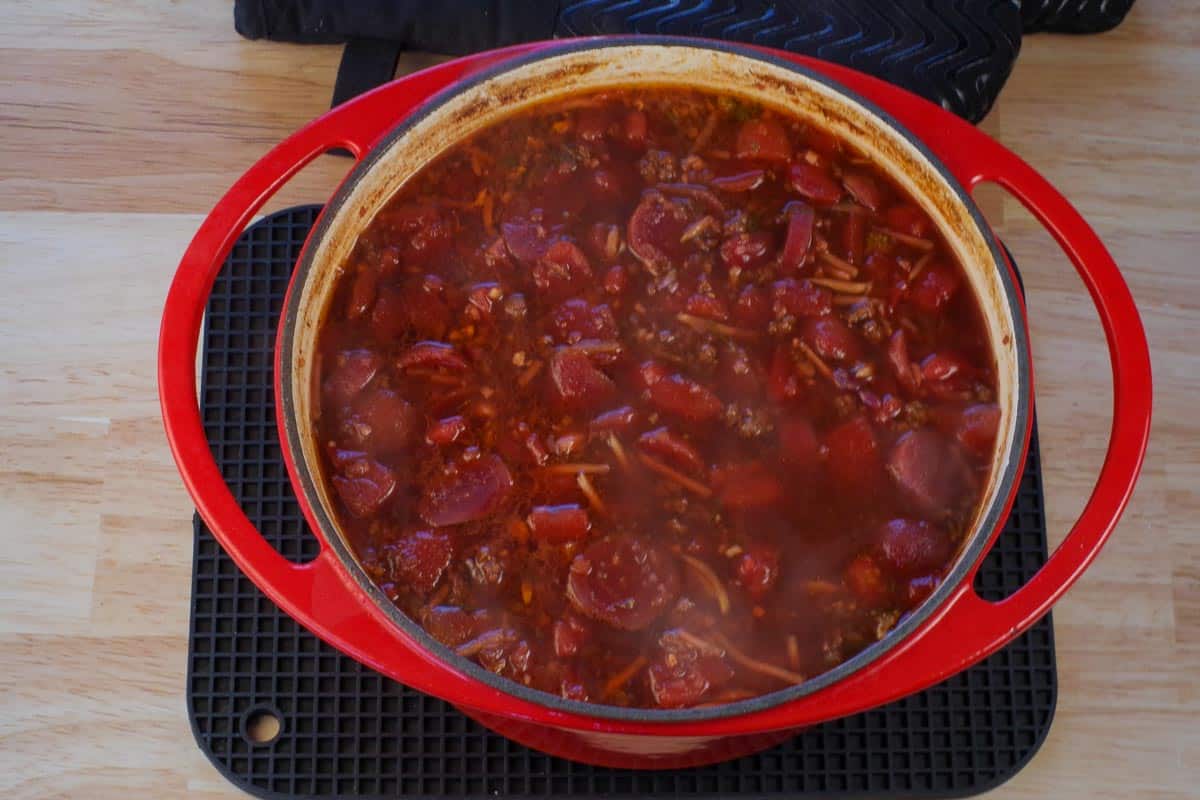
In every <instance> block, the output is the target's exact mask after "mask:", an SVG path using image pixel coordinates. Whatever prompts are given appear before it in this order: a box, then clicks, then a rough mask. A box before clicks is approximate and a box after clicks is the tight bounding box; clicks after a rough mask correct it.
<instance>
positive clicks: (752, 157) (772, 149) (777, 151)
mask: <svg viewBox="0 0 1200 800" xmlns="http://www.w3.org/2000/svg"><path fill="white" fill-rule="evenodd" d="M734 151H735V152H736V153H737V157H738V158H741V159H745V160H748V161H787V160H788V159H790V158H791V157H792V145H791V142H789V141H788V135H787V131H786V130H784V127H783V125H781V124H779V122H777V121H776V120H773V119H762V118H759V119H751V120H746V121H745V122H743V123H742V127H741V128H739V129H738V134H737V143H736V145H735V147H734Z"/></svg>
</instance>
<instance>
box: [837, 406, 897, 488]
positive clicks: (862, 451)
mask: <svg viewBox="0 0 1200 800" xmlns="http://www.w3.org/2000/svg"><path fill="white" fill-rule="evenodd" d="M825 446H826V448H827V449H828V451H829V456H828V458H829V476H830V478H832V479H833V481H834V483H835V485H837V486H838V487H839V488H840V489H842V490H843V491H856V490H857V491H861V490H865V489H868V488H870V487H872V486H873V485H874V484H875V483H876V482H877V481H878V479H879V475H880V472H881V470H882V466H883V464H882V459H881V457H880V453H879V443H878V442H877V441H876V439H875V431H874V429H873V428H872V427H871V423H870V422H869V421H868V420H867V419H866V417H861V416H859V417H854V418H852V419H850V420H848V421H846V422H843V423H842V424H841V425H838V426H837V427H836V428H834V429H833V430H831V431H829V433H828V434H826V436H825Z"/></svg>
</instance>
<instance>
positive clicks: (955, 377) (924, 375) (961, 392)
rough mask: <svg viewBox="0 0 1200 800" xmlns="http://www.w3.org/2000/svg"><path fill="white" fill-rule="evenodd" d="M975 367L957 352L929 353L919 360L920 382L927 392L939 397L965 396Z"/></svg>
mask: <svg viewBox="0 0 1200 800" xmlns="http://www.w3.org/2000/svg"><path fill="white" fill-rule="evenodd" d="M975 372H976V370H975V368H974V367H973V366H971V364H970V362H968V361H967V360H966V359H965V358H963V357H962V356H961V355H959V354H958V353H953V352H946V351H943V352H940V353H931V354H929V355H928V356H926V357H925V358H924V359H923V360H922V361H921V384H922V386H924V387H925V390H926V391H927V393H928V394H930V395H931V396H933V397H937V398H940V399H947V400H948V399H954V398H958V397H964V396H966V395H967V394H968V393H969V391H970V388H971V381H972V379H973V378H974V376H975Z"/></svg>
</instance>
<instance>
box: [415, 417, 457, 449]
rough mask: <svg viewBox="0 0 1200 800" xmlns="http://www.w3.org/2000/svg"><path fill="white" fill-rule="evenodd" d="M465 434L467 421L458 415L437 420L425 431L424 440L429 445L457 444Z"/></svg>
mask: <svg viewBox="0 0 1200 800" xmlns="http://www.w3.org/2000/svg"><path fill="white" fill-rule="evenodd" d="M466 432H467V421H466V419H465V418H463V417H462V416H460V415H457V414H456V415H454V416H452V417H446V418H445V419H439V420H438V421H437V422H435V423H433V424H432V425H430V426H429V429H428V430H427V431H425V440H426V441H428V442H429V443H430V444H436V445H447V444H451V443H453V442H457V441H458V439H459V437H461V436H462V435H463V434H464V433H466Z"/></svg>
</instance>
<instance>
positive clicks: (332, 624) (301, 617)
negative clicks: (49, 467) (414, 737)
mask: <svg viewBox="0 0 1200 800" xmlns="http://www.w3.org/2000/svg"><path fill="white" fill-rule="evenodd" d="M461 75H462V68H461V67H451V66H450V65H439V66H436V67H432V68H430V69H428V70H425V71H423V72H422V73H418V74H415V75H413V76H410V78H409V79H408V80H406V81H404V84H403V85H399V84H395V85H392V86H389V87H384V88H382V89H379V90H376V91H374V92H371V93H370V94H368V95H364V96H363V97H361V98H358V99H357V100H356V101H354V102H352V103H348V104H346V105H344V106H342V107H341V108H338V109H336V110H334V111H331V112H329V113H327V114H325V115H324V116H322V117H320V118H318V119H316V120H314V121H313V122H312V123H310V124H309V125H307V126H306V127H304V128H302V129H300V130H299V131H297V132H296V133H295V134H293V135H292V136H290V137H288V138H287V139H286V140H284V141H283V142H281V143H280V144H279V145H277V146H276V147H275V148H274V149H272V150H271V151H270V152H269V153H268V154H267V155H266V156H264V157H263V158H262V159H261V160H260V161H258V162H257V163H256V164H254V166H252V167H251V168H250V169H249V170H247V171H246V173H245V174H243V175H242V177H241V178H239V179H238V181H237V182H236V183H235V184H234V185H233V186H232V187H231V188H230V189H229V191H228V192H226V194H225V196H224V197H222V198H221V200H220V202H218V203H217V205H216V206H215V207H214V208H213V210H212V211H211V212H210V213H209V215H208V217H207V218H206V219H205V220H204V222H203V224H202V225H201V226H200V229H199V230H198V231H197V232H196V235H195V237H194V238H193V239H192V241H191V244H189V246H188V249H187V251H186V252H185V253H184V256H183V259H182V261H181V262H180V264H179V268H178V270H177V271H176V273H175V277H174V279H173V280H172V282H171V286H170V289H169V290H168V292H167V298H166V303H165V306H164V309H163V316H162V325H161V329H160V331H159V345H158V391H159V403H160V405H161V410H162V417H163V425H164V427H165V429H166V434H167V440H168V442H169V443H170V446H171V450H172V453H173V455H174V457H175V463H176V465H177V466H178V468H179V472H180V475H181V476H182V478H183V482H184V484H185V485H186V486H187V489H188V491H189V493H190V494H191V496H192V498H193V500H194V502H195V504H196V510H197V511H198V512H199V514H200V516H201V517H202V518H203V519H204V521H205V523H207V525H208V528H209V530H211V531H212V533H213V535H214V536H215V537H216V538H217V540H218V541H219V542H220V543H221V546H222V548H224V549H225V551H226V552H227V553H229V555H230V556H231V557H232V558H233V559H234V561H235V562H236V563H237V565H238V567H239V568H240V569H241V570H242V572H243V573H245V574H246V576H247V577H249V578H250V579H251V580H252V581H253V582H254V583H255V585H257V586H258V587H259V588H260V589H262V590H263V592H264V593H266V594H267V595H268V596H269V597H270V598H271V600H273V601H274V602H275V603H276V604H277V605H278V606H279V607H280V608H281V609H283V610H284V611H285V612H286V613H287V614H289V615H290V616H292V617H293V618H294V619H296V620H298V621H299V622H300V623H301V624H303V625H305V627H307V628H310V629H312V630H314V632H319V633H320V634H321V636H322V637H323V638H325V639H326V640H328V641H330V643H332V644H334V645H335V646H337V647H340V648H342V649H343V650H345V651H347V652H350V653H352V654H355V655H358V656H359V657H360V658H361V659H362V660H364V661H366V662H367V663H369V664H371V665H372V666H375V667H376V668H380V667H382V666H383V665H381V664H378V663H375V662H376V661H377V659H375V658H372V657H371V656H370V654H369V653H365V652H363V651H364V644H363V643H364V642H371V641H375V642H388V641H390V642H391V644H392V647H393V648H394V647H396V646H403V642H401V641H397V639H398V635H397V632H396V631H395V630H394V629H389V626H386V625H384V624H382V623H381V622H380V620H379V619H378V618H377V617H375V616H374V615H372V614H369V613H366V611H365V610H364V608H363V607H362V605H361V604H360V602H359V601H357V600H356V599H355V598H356V596H357V595H356V594H355V593H354V592H353V591H352V590H351V588H350V587H349V586H347V585H346V579H345V578H344V577H343V574H344V573H343V571H341V570H340V569H338V568H337V566H336V558H335V557H334V556H333V554H332V553H331V552H330V551H329V550H328V548H325V547H324V546H323V547H322V550H321V553H320V554H319V555H318V556H317V558H315V559H314V560H312V561H310V562H308V563H306V564H295V563H293V562H291V561H288V560H287V559H286V558H284V557H283V556H282V555H280V554H279V553H278V552H277V551H276V550H275V549H274V548H273V547H272V546H271V545H270V544H269V543H268V542H267V541H266V540H265V539H264V538H263V537H262V535H261V534H260V533H259V532H258V530H257V529H256V528H255V527H254V525H253V523H251V522H250V520H249V519H248V518H247V517H246V515H245V513H244V512H243V511H242V508H241V506H240V505H239V503H238V501H237V499H236V498H235V497H234V496H233V493H232V492H231V491H230V490H229V487H228V486H227V485H226V483H225V479H224V477H223V476H222V475H221V471H220V469H219V468H218V466H217V464H216V462H215V460H214V459H213V455H212V452H211V449H210V447H209V443H208V439H207V437H206V435H205V432H204V425H203V420H202V418H201V415H200V407H199V402H198V398H197V392H196V389H197V387H196V350H197V346H198V343H199V337H200V329H201V324H202V321H203V316H204V308H205V305H206V303H207V301H208V296H209V293H210V292H211V290H212V286H213V282H214V281H215V280H216V277H217V274H218V273H219V272H220V270H221V267H222V265H223V264H224V262H225V259H226V257H227V256H228V254H229V252H230V250H231V249H232V247H233V245H234V243H235V242H236V241H237V238H238V236H240V235H241V232H242V231H243V230H244V229H245V227H246V225H247V224H249V222H250V221H251V219H252V218H253V216H254V214H255V213H256V212H257V211H258V210H259V209H260V208H261V207H262V206H263V204H264V203H265V202H266V201H267V200H268V199H269V198H270V197H271V196H272V195H274V194H275V193H276V192H277V191H278V190H279V189H280V188H281V187H282V186H283V185H284V184H285V183H287V182H288V180H290V179H291V178H292V177H293V176H294V175H295V174H296V173H298V172H299V171H300V170H301V169H303V168H304V167H305V166H306V165H307V164H309V163H310V162H311V161H312V160H313V159H315V158H316V157H317V156H320V155H321V154H323V153H325V152H327V151H329V150H331V149H334V148H344V149H345V150H348V151H349V152H350V153H351V154H352V155H353V156H354V158H355V160H356V161H357V160H358V159H360V158H361V157H362V156H363V154H364V153H366V152H367V150H368V149H369V148H370V146H371V144H372V143H373V142H375V141H376V140H377V139H379V137H380V136H382V135H383V133H384V132H385V131H387V130H388V129H389V128H391V127H392V126H393V125H394V124H395V123H396V122H397V121H398V120H399V119H400V118H402V117H403V116H404V115H405V114H406V113H408V112H409V111H411V110H412V109H413V108H415V107H416V106H417V105H419V104H420V103H421V102H423V101H424V100H425V99H426V98H427V97H428V96H429V95H430V93H431V92H434V91H437V90H438V89H441V88H442V87H444V86H446V85H448V84H449V83H451V82H453V81H454V80H455V79H457V78H459V77H461ZM393 670H394V668H393ZM411 671H412V672H413V673H414V674H413V675H403V676H400V675H396V674H395V672H394V671H393V673H392V674H393V677H398V678H401V679H403V680H404V681H405V682H406V683H409V684H410V685H413V686H414V687H415V688H418V689H420V688H428V687H422V684H423V683H425V676H426V675H428V674H429V673H431V670H426V669H421V668H419V666H417V665H414V668H413V669H412V670H411Z"/></svg>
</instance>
